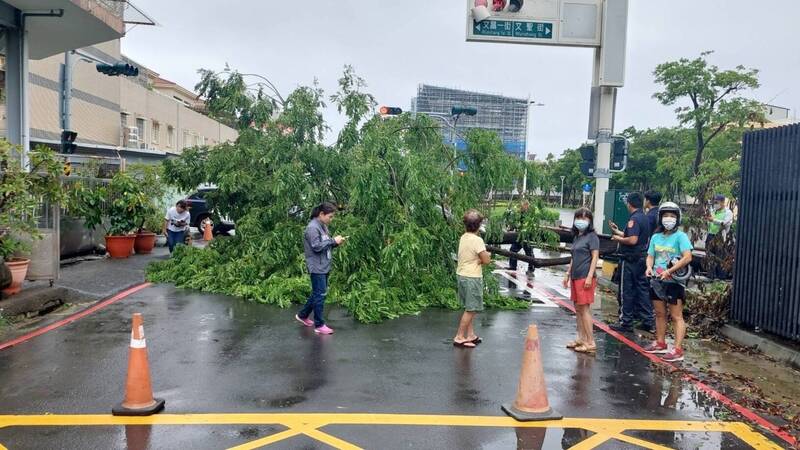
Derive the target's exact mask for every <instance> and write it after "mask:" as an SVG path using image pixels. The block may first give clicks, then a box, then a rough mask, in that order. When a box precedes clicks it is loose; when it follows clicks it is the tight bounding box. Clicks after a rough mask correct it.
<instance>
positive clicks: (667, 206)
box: [658, 202, 681, 226]
mask: <svg viewBox="0 0 800 450" xmlns="http://www.w3.org/2000/svg"><path fill="white" fill-rule="evenodd" d="M665 212H671V213H675V215H677V216H678V224H677V225H676V226H679V225H680V224H681V207H680V206H678V205H677V204H676V203H672V202H664V203H662V204H661V206H660V207H659V208H658V222H659V223H661V218H662V217H663V215H664V213H665Z"/></svg>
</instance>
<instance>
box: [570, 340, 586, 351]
mask: <svg viewBox="0 0 800 450" xmlns="http://www.w3.org/2000/svg"><path fill="white" fill-rule="evenodd" d="M580 345H583V342H581V341H572V342H570V343H569V344H567V348H573V349H574V348H575V347H578V346H580Z"/></svg>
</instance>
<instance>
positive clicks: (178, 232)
mask: <svg viewBox="0 0 800 450" xmlns="http://www.w3.org/2000/svg"><path fill="white" fill-rule="evenodd" d="M191 216H192V215H191V214H190V213H189V208H188V206H187V204H186V201H185V200H180V201H179V202H178V203H175V206H173V207H171V208H170V209H168V210H167V214H166V215H165V216H164V227H163V229H162V230H161V232H162V233H163V234H164V235H165V236H167V247H168V248H169V252H170V253H172V252H173V251H174V250H175V246H177V245H184V244H185V242H186V232H187V231H189V223H190V222H191V220H190V219H191Z"/></svg>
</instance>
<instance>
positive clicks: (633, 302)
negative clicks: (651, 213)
mask: <svg viewBox="0 0 800 450" xmlns="http://www.w3.org/2000/svg"><path fill="white" fill-rule="evenodd" d="M626 203H627V206H628V212H629V213H630V218H629V219H628V224H627V226H626V227H625V231H623V230H621V229H620V228H619V227H618V226H617V224H615V223H614V222H613V221H611V220H609V221H608V225H609V227H610V228H611V231H612V233H613V236H612V237H611V240H612V241H616V242H619V244H620V246H619V253H620V259H621V264H622V269H621V274H622V276H621V278H620V283H619V285H620V291H619V293H620V295H619V298H620V299H621V301H622V305H621V306H622V307H621V308H620V315H619V316H620V317H619V323H618V324H615V325H611V328H612V329H613V330H615V331H619V332H631V331H633V325H634V322H635V321H637V320H638V321H639V322H640V326H641V328H642V329H644V330H647V331H655V323H654V319H653V303H652V302H651V301H650V295H649V290H650V288H649V283H648V281H647V277H646V276H645V259H646V257H647V245H648V242H650V221H649V220H648V219H647V216H646V215H645V214H644V211H642V206H643V203H644V202H643V199H642V194H640V193H638V192H631V193H630V194H628V198H627V200H626Z"/></svg>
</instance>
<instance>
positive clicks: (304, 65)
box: [123, 0, 800, 157]
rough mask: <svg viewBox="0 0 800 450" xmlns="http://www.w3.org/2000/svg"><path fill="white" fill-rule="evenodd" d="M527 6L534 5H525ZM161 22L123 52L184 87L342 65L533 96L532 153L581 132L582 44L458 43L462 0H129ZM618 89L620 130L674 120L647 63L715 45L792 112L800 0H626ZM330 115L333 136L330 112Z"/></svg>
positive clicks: (389, 88) (378, 83)
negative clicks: (624, 54) (755, 73)
mask: <svg viewBox="0 0 800 450" xmlns="http://www.w3.org/2000/svg"><path fill="white" fill-rule="evenodd" d="M528 1H534V0H528ZM135 3H136V5H137V6H139V7H140V8H141V9H143V10H144V11H145V12H147V13H148V14H150V15H151V16H152V17H153V18H154V19H155V20H156V21H158V22H159V24H160V26H158V27H136V28H134V29H133V30H131V31H130V32H129V33H128V36H127V37H126V38H125V39H124V40H123V51H124V52H125V53H126V54H127V55H128V56H130V57H131V58H133V59H134V60H136V61H138V62H140V63H141V64H144V65H146V66H148V67H149V68H151V69H153V70H155V71H156V72H159V73H160V74H161V75H162V76H163V77H164V78H167V79H170V80H173V81H175V82H177V83H179V84H181V85H183V86H186V87H190V88H191V87H193V86H194V85H195V83H196V82H197V80H198V78H197V69H198V68H201V67H202V68H211V69H221V68H222V67H224V65H225V63H229V64H230V65H231V66H232V67H233V68H236V69H238V70H239V71H241V72H249V73H258V74H262V75H264V76H266V77H268V78H269V79H271V80H272V81H273V82H274V83H275V84H276V85H277V86H278V87H279V89H280V90H281V91H283V92H284V93H288V92H290V91H291V90H292V89H293V88H295V87H296V86H298V85H304V84H309V83H312V82H313V81H314V79H315V78H316V79H318V80H319V82H320V85H321V86H322V87H323V88H324V89H325V91H326V93H327V94H332V93H333V92H335V89H336V80H337V79H338V77H339V75H340V74H341V71H342V67H343V66H344V65H345V64H351V65H353V66H354V67H355V68H356V71H357V72H358V73H359V74H360V75H361V76H363V77H364V78H366V80H367V82H368V84H369V90H370V92H372V93H373V94H374V95H375V97H376V99H377V101H378V102H379V103H380V104H385V105H397V106H401V107H403V108H408V106H409V101H410V99H411V97H413V96H414V95H415V93H416V89H417V86H418V84H420V83H429V84H436V85H443V86H449V87H457V88H463V89H469V90H476V91H483V92H492V93H500V94H505V95H510V96H519V97H527V96H530V97H531V98H532V99H535V100H537V101H539V102H541V103H544V104H545V106H543V107H538V108H535V109H533V110H532V118H531V128H530V130H529V139H530V142H531V143H532V144H531V145H530V146H529V148H530V149H531V151H533V152H536V153H537V154H538V155H539V156H540V157H541V156H544V155H546V154H547V153H549V152H552V153H555V154H557V155H558V154H560V153H561V151H563V150H564V149H565V148H568V147H575V146H576V145H577V144H579V143H581V142H582V141H584V140H585V139H586V129H587V120H588V99H589V89H590V85H591V71H592V50H590V49H583V48H566V47H548V46H535V45H510V44H486V43H468V42H466V41H465V30H464V25H465V15H466V13H467V12H466V5H465V3H466V2H465V1H462V0H425V1H422V0H420V1H416V2H411V1H400V0H378V1H366V0H335V1H334V0H305V1H303V2H298V1H277V0H263V1H252V0H251V1H244V0H227V1H225V2H220V1H211V0H193V1H192V2H186V1H164V0H136V1H135ZM630 4H631V6H630V15H629V21H630V22H629V29H628V63H627V71H626V77H627V82H626V86H625V87H624V88H622V89H621V91H620V94H619V98H618V103H617V105H618V109H617V121H616V124H617V126H616V129H617V130H622V129H624V128H626V127H628V126H630V125H633V126H636V127H637V128H643V127H653V126H660V125H666V126H669V125H673V124H674V123H675V120H674V114H673V112H672V110H671V108H668V107H664V106H661V105H659V104H658V103H657V102H656V101H655V100H653V99H652V94H653V92H655V91H656V89H657V86H655V85H654V84H653V82H652V78H653V77H652V71H653V69H654V68H655V66H656V65H657V64H659V63H661V62H664V61H667V60H673V59H678V58H681V57H695V56H697V55H699V53H700V52H702V51H704V50H714V51H715V53H714V55H712V57H711V61H712V62H713V63H714V64H717V65H718V66H720V67H721V68H731V67H734V66H736V65H739V64H742V65H745V66H747V67H753V68H757V69H759V70H760V71H761V73H760V80H761V84H762V87H761V88H760V89H759V90H757V91H756V92H753V93H752V96H753V97H754V98H756V99H758V100H761V101H764V102H771V103H772V104H775V105H780V106H786V107H789V108H791V109H792V110H793V111H795V112H796V111H797V110H798V109H800V77H799V75H800V34H798V31H797V21H798V19H800V1H798V0H762V1H759V2H753V1H752V0H747V1H745V0H630ZM326 119H327V120H328V123H329V125H330V126H331V128H332V129H333V130H334V132H336V131H338V129H339V128H340V127H341V125H342V123H343V120H342V118H341V117H339V115H338V114H337V113H336V111H335V110H334V109H332V108H331V109H330V110H329V111H328V112H327V113H326Z"/></svg>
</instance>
